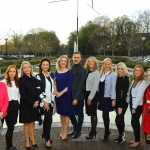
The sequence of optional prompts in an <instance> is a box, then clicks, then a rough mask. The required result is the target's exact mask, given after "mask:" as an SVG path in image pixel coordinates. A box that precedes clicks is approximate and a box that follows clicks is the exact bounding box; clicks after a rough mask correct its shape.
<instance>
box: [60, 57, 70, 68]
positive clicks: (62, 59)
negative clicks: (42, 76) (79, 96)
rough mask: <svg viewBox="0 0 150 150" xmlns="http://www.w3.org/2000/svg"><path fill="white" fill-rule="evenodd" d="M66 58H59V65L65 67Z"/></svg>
mask: <svg viewBox="0 0 150 150" xmlns="http://www.w3.org/2000/svg"><path fill="white" fill-rule="evenodd" d="M67 63H68V62H67V58H65V57H62V58H61V59H60V62H59V64H60V67H67Z"/></svg>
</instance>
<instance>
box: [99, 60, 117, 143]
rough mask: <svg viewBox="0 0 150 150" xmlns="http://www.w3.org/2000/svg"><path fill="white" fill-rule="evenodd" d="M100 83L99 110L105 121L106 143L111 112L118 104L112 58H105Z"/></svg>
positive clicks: (103, 138)
mask: <svg viewBox="0 0 150 150" xmlns="http://www.w3.org/2000/svg"><path fill="white" fill-rule="evenodd" d="M100 75H101V76H100V83H99V105H98V109H99V110H101V111H102V117H103V121H104V128H105V132H104V137H102V138H101V141H102V142H106V141H107V140H108V137H109V135H110V131H109V122H110V119H109V112H110V111H114V107H115V104H116V79H117V76H116V74H115V73H114V72H113V71H112V61H111V59H110V58H105V59H104V60H103V63H102V68H101V71H100Z"/></svg>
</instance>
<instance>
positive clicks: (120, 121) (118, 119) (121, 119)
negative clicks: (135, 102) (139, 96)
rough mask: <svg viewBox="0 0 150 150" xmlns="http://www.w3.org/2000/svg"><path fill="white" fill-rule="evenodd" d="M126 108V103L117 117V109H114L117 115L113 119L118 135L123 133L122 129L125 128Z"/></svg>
mask: <svg viewBox="0 0 150 150" xmlns="http://www.w3.org/2000/svg"><path fill="white" fill-rule="evenodd" d="M127 108H128V103H126V104H125V105H124V106H123V107H122V113H121V114H120V115H119V114H118V111H117V110H118V107H115V110H116V114H117V115H116V118H115V122H116V126H117V129H118V131H119V134H120V135H121V134H122V133H123V132H124V128H125V122H124V115H125V113H126V110H127Z"/></svg>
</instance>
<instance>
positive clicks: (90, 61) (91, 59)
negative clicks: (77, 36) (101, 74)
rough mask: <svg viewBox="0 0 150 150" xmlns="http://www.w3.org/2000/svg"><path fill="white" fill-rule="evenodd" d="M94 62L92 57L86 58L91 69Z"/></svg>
mask: <svg viewBox="0 0 150 150" xmlns="http://www.w3.org/2000/svg"><path fill="white" fill-rule="evenodd" d="M94 65H95V62H94V60H93V58H89V60H88V67H89V68H90V69H91V70H92V69H93V68H94Z"/></svg>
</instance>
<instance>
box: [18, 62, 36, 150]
mask: <svg viewBox="0 0 150 150" xmlns="http://www.w3.org/2000/svg"><path fill="white" fill-rule="evenodd" d="M32 70H33V69H32V66H31V64H30V63H29V62H28V61H23V62H22V64H21V68H20V75H21V77H20V79H19V91H20V96H21V97H20V116H19V122H20V123H24V127H23V128H24V136H25V142H26V143H25V146H26V149H30V148H31V146H30V143H29V142H30V141H31V143H32V145H33V146H34V147H37V144H36V142H35V139H34V130H35V125H34V123H35V121H38V117H39V116H38V103H39V96H38V91H37V88H36V79H35V78H34V77H33V76H32ZM29 131H30V138H29V136H28V134H29Z"/></svg>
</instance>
